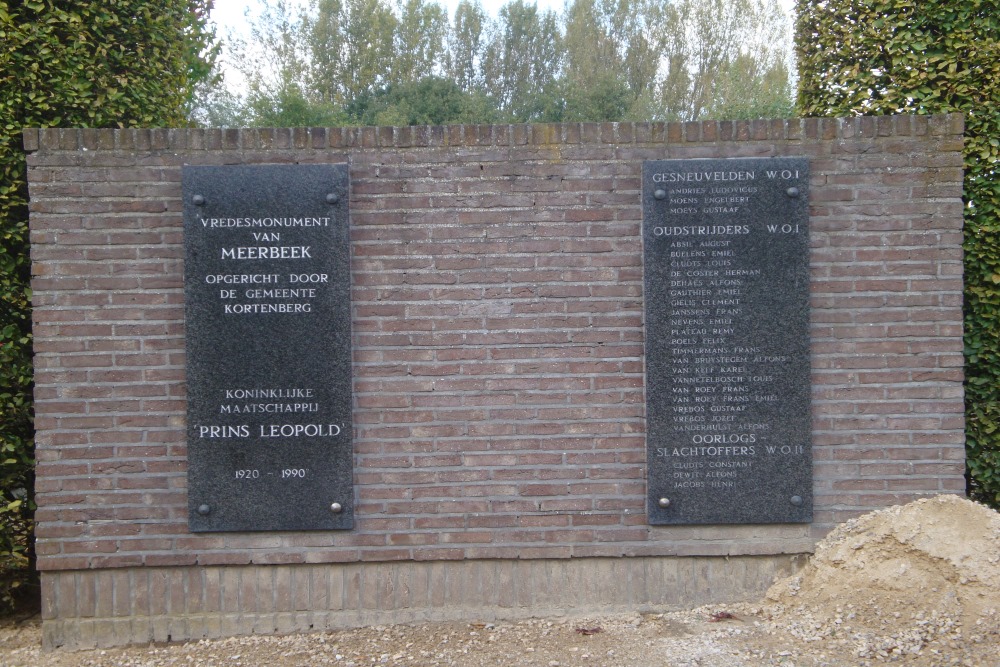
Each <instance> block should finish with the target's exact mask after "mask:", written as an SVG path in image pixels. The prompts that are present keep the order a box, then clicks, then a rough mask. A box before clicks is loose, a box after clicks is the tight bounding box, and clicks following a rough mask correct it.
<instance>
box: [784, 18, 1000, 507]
mask: <svg viewBox="0 0 1000 667" xmlns="http://www.w3.org/2000/svg"><path fill="white" fill-rule="evenodd" d="M798 12H799V21H798V26H797V31H796V52H797V54H798V58H799V66H800V79H799V95H798V107H799V111H800V112H801V113H802V114H804V115H810V116H828V115H847V114H896V113H915V114H932V113H947V112H955V111H957V112H962V113H964V114H965V119H966V120H965V149H964V154H965V186H964V199H965V203H966V206H965V228H964V233H965V241H964V249H965V355H966V366H965V377H966V380H965V396H966V448H967V462H968V480H969V489H968V490H969V493H970V495H972V496H973V497H975V498H977V499H979V500H983V501H985V502H989V503H991V504H993V505H994V506H995V507H1000V175H998V173H997V167H998V163H1000V1H998V0H965V1H963V2H954V1H953V0H922V1H921V2H907V1H905V0H842V1H841V2H837V3H827V2H817V1H816V0H799V3H798Z"/></svg>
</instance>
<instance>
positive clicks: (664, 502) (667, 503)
mask: <svg viewBox="0 0 1000 667" xmlns="http://www.w3.org/2000/svg"><path fill="white" fill-rule="evenodd" d="M657 504H658V505H659V506H660V507H670V498H660V500H659V502H658V503H657Z"/></svg>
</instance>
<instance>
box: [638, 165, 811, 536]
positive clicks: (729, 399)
mask: <svg viewBox="0 0 1000 667" xmlns="http://www.w3.org/2000/svg"><path fill="white" fill-rule="evenodd" d="M808 188H809V164H808V161H807V160H806V159H805V158H745V159H744V158H738V159H709V160H657V161H649V162H646V163H644V165H643V261H644V269H643V271H644V290H645V296H644V298H645V304H646V313H645V315H646V423H647V462H648V468H649V473H648V495H647V513H648V516H649V522H650V523H652V524H711V523H719V524H725V523H730V524H731V523H790V522H808V521H811V520H812V448H811V416H810V381H809V374H810V364H809V208H808Z"/></svg>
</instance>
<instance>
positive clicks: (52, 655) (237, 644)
mask: <svg viewBox="0 0 1000 667" xmlns="http://www.w3.org/2000/svg"><path fill="white" fill-rule="evenodd" d="M790 611H791V613H788V614H787V615H786V616H785V618H783V619H776V618H775V617H774V616H773V615H772V610H769V609H768V608H767V607H766V606H759V605H758V606H754V605H748V604H737V605H731V606H727V607H703V608H700V609H695V610H689V611H682V612H672V613H664V614H616V615H609V616H594V617H584V618H573V619H565V618H562V619H532V620H527V621H519V622H510V623H503V622H497V623H486V624H484V623H434V624H421V625H407V626H386V627H383V626H376V627H369V628H362V629H357V630H345V631H340V632H328V633H316V634H300V635H291V636H285V637H261V636H254V637H238V638H229V639H220V640H202V641H198V642H189V643H184V644H170V645H163V644H161V645H150V646H141V647H125V648H114V649H96V650H86V651H75V652H71V651H61V650H60V651H52V652H45V653H43V652H41V650H40V648H39V642H40V639H41V631H40V624H39V621H38V620H37V618H35V619H30V620H28V621H23V622H20V623H13V622H8V623H7V624H6V625H4V626H2V627H0V665H2V666H3V667H41V666H45V667H180V666H183V667H195V666H201V667H208V666H219V667H221V666H226V667H292V666H295V667H300V666H301V667H313V666H315V667H322V666H327V665H332V666H336V667H363V666H368V665H389V666H396V667H398V666H403V665H405V666H410V665H420V666H427V667H437V666H441V667H444V666H449V667H515V666H517V667H520V666H524V667H529V666H530V667H592V666H596V665H599V666H601V667H654V666H655V667H771V666H773V667H805V666H815V667H819V666H830V667H848V666H851V667H853V666H858V667H860V666H868V665H882V664H897V665H913V666H921V667H923V666H928V667H930V666H934V667H937V666H945V665H947V666H954V665H962V666H966V667H972V666H975V667H997V666H998V665H1000V650H998V647H1000V636H998V634H997V633H996V631H995V626H994V632H993V633H992V634H989V633H986V634H984V635H982V636H980V637H976V638H970V637H965V636H963V635H962V633H961V632H956V631H955V628H954V627H948V628H946V631H945V632H943V633H940V634H938V635H937V636H935V637H934V638H932V639H930V641H927V642H919V641H917V642H916V643H915V644H913V645H912V646H910V647H909V649H910V651H909V652H906V653H903V652H900V651H894V646H891V645H890V644H893V642H888V643H887V642H882V643H883V644H884V646H883V647H881V648H880V647H879V646H878V640H877V638H874V637H873V636H870V635H865V634H864V633H850V632H847V633H843V634H842V635H837V634H836V633H830V632H828V631H829V628H824V624H823V623H822V622H818V621H816V620H815V619H814V618H810V616H809V615H808V614H804V615H802V616H798V617H796V613H799V612H795V611H794V610H790ZM801 611H802V610H800V612H801ZM727 616H732V617H733V618H727ZM720 617H723V618H720ZM715 619H719V620H715ZM901 625H902V624H901ZM943 625H945V626H948V624H947V623H946V622H945V623H943ZM824 634H825V635H826V636H822V635H824Z"/></svg>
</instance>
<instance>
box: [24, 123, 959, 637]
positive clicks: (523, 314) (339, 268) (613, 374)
mask: <svg viewBox="0 0 1000 667" xmlns="http://www.w3.org/2000/svg"><path fill="white" fill-rule="evenodd" d="M962 129H963V128H962V118H961V116H957V115H951V116H931V117H909V116H898V117H887V118H852V119H822V120H820V119H805V120H789V121H753V122H704V123H682V124H681V123H671V124H656V123H604V124H588V123H584V124H562V125H537V126H521V125H517V126H509V125H502V126H451V127H431V128H428V127H415V128H349V129H343V128H313V129H297V130H287V129H285V130H280V129H279V130H54V129H53V130H27V131H25V134H24V141H25V148H26V149H27V150H28V151H29V153H30V154H29V183H30V191H31V238H32V261H33V272H34V273H33V275H34V279H33V299H34V334H35V350H36V369H37V371H36V382H37V385H36V401H37V402H36V428H37V431H38V437H37V443H38V444H37V455H38V461H39V464H38V482H37V490H38V502H39V509H38V513H37V519H38V530H37V535H38V542H37V549H38V555H39V568H40V570H41V571H42V585H43V607H44V609H43V616H44V619H45V620H44V624H43V627H44V633H45V642H46V644H47V645H48V646H60V645H66V646H88V645H109V644H116V643H128V642H145V641H150V640H157V641H161V640H168V639H173V640H178V639H188V638H198V637H204V636H225V635H233V634H241V633H270V632H291V631H297V630H306V629H324V628H333V627H344V626H351V625H359V624H368V623H391V622H405V621H416V620H434V619H439V620H446V619H468V618H471V617H473V616H474V617H476V618H477V619H489V618H501V617H503V618H514V617H522V616H530V615H536V614H552V613H555V614H559V613H569V612H572V611H588V612H590V611H600V610H626V609H627V610H643V609H663V608H672V607H681V606H689V605H692V604H697V603H708V602H713V601H725V600H734V599H741V598H747V597H751V596H755V595H758V594H759V593H760V592H761V591H763V590H764V589H765V588H766V587H767V586H768V584H769V583H770V581H771V580H772V579H773V577H774V576H776V575H777V574H780V573H783V572H788V571H790V570H793V569H794V568H795V567H797V566H798V565H799V564H800V563H801V562H802V561H801V559H802V556H803V555H804V554H807V553H808V552H809V551H810V550H811V549H812V546H813V545H814V544H815V542H816V541H817V540H818V539H820V538H821V537H822V536H823V535H825V534H826V533H827V532H828V531H829V530H830V529H831V528H832V527H833V526H834V525H836V524H837V523H838V522H840V521H843V520H846V519H848V518H850V517H852V516H856V515H858V514H860V513H862V512H865V511H868V510H871V509H875V508H879V507H885V506H887V505H892V504H896V503H902V502H907V501H909V500H912V499H913V498H916V497H921V496H926V495H933V494H939V493H962V492H963V489H964V477H963V472H964V439H963V438H964V436H963V398H962V379H963V377H962V363H963V359H962V339H961V322H962V312H961V308H962V255H961V241H962V231H961V230H962V201H961V193H962V157H961V148H962Z"/></svg>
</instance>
